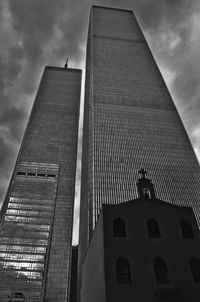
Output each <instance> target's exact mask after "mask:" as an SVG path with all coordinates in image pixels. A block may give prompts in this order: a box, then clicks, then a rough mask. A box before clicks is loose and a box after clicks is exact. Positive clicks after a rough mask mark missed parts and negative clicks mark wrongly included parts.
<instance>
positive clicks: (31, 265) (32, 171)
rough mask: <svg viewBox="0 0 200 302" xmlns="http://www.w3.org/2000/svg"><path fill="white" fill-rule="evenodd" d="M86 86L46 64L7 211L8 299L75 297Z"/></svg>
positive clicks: (72, 72)
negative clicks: (82, 104) (72, 273)
mask: <svg viewBox="0 0 200 302" xmlns="http://www.w3.org/2000/svg"><path fill="white" fill-rule="evenodd" d="M80 86H81V71H80V70H76V69H69V68H57V67H46V68H45V71H44V73H43V76H42V80H41V83H40V86H39V89H38V93H37V95H36V99H35V102H34V105H33V109H32V112H31V115H30V118H29V122H28V125H27V128H26V131H25V135H24V138H23V141H22V145H21V148H20V151H19V155H18V158H17V162H16V166H15V169H14V172H13V176H12V179H11V182H10V186H9V189H8V192H7V195H6V199H5V201H4V203H3V207H2V210H1V231H0V266H1V269H0V297H1V298H0V300H1V301H2V302H4V301H5V302H8V301H15V300H16V301H27V302H40V301H43V299H44V301H48V302H53V301H54V302H55V301H58V302H59V301H62V302H63V301H68V298H69V282H70V257H71V240H72V224H73V204H74V187H75V171H76V157H77V156H76V153H77V138H78V120H79V103H80ZM20 299H21V300H20Z"/></svg>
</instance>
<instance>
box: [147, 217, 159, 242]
mask: <svg viewBox="0 0 200 302" xmlns="http://www.w3.org/2000/svg"><path fill="white" fill-rule="evenodd" d="M147 228H148V233H149V237H150V238H159V237H161V235H160V228H159V224H158V222H157V221H156V220H155V219H149V220H147Z"/></svg>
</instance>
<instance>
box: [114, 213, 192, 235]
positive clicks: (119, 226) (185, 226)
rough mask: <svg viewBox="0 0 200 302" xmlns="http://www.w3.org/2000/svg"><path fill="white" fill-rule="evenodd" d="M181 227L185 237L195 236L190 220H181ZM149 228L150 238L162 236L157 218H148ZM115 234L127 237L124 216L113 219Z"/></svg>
mask: <svg viewBox="0 0 200 302" xmlns="http://www.w3.org/2000/svg"><path fill="white" fill-rule="evenodd" d="M180 228H181V231H182V235H183V238H186V239H187V238H194V232H193V229H192V226H191V224H190V222H189V221H188V220H181V221H180ZM147 230H148V234H149V237H150V238H160V237H161V232H160V227H159V223H158V222H157V221H156V220H155V219H149V220H147ZM113 234H114V236H115V237H126V225H125V221H124V220H123V219H122V218H119V217H118V218H115V219H114V220H113Z"/></svg>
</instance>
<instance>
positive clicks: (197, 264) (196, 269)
mask: <svg viewBox="0 0 200 302" xmlns="http://www.w3.org/2000/svg"><path fill="white" fill-rule="evenodd" d="M190 268H191V271H192V276H193V280H194V282H195V283H200V260H199V259H197V258H192V259H191V260H190Z"/></svg>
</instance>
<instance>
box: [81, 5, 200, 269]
mask: <svg viewBox="0 0 200 302" xmlns="http://www.w3.org/2000/svg"><path fill="white" fill-rule="evenodd" d="M141 167H144V168H145V169H147V170H148V173H149V177H150V178H151V179H152V181H153V182H154V184H155V187H156V191H157V196H158V198H160V199H162V200H165V201H166V202H170V203H172V204H176V205H185V206H192V208H193V210H194V213H195V215H196V218H197V220H198V223H199V222H200V215H199V213H200V212H199V200H200V190H199V181H200V169H199V165H198V162H197V159H196V157H195V154H194V151H193V149H192V147H191V144H190V141H189V139H188V136H187V134H186V131H185V129H184V126H183V124H182V122H181V119H180V117H179V115H178V113H177V110H176V108H175V105H174V103H173V101H172V98H171V96H170V94H169V92H168V90H167V87H166V85H165V83H164V81H163V78H162V76H161V73H160V71H159V69H158V67H157V65H156V63H155V60H154V59H153V56H152V54H151V51H150V49H149V47H148V45H147V42H146V40H145V38H144V36H143V34H142V31H141V29H140V27H139V25H138V23H137V21H136V18H135V16H134V14H133V12H132V11H128V10H123V9H114V8H108V7H98V6H93V7H92V9H91V14H90V23H89V32H88V42H87V61H86V84H85V108H84V125H83V154H82V185H81V209H80V235H79V236H80V237H79V239H80V240H79V265H80V266H79V267H81V263H82V260H83V257H84V254H85V251H86V249H87V246H88V242H89V240H90V238H91V236H92V233H93V230H94V227H95V224H96V221H97V218H98V216H99V213H100V209H101V207H102V204H103V203H104V204H113V203H115V204H118V203H121V202H124V201H126V200H131V199H134V198H136V197H137V189H136V185H135V184H136V180H137V173H138V170H139V169H140V168H141Z"/></svg>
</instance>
